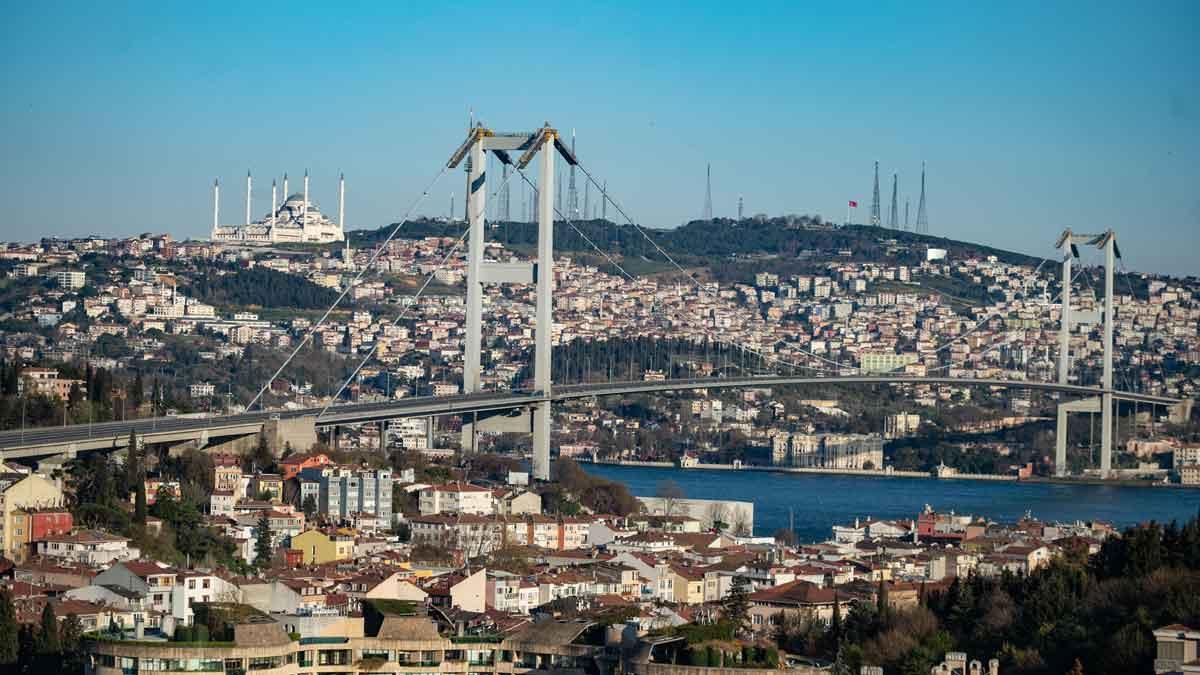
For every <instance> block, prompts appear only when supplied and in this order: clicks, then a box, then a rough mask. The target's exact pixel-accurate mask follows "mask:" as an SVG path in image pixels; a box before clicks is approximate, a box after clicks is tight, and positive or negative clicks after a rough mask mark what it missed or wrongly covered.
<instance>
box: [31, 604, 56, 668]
mask: <svg viewBox="0 0 1200 675" xmlns="http://www.w3.org/2000/svg"><path fill="white" fill-rule="evenodd" d="M34 650H35V651H36V652H37V653H38V654H40V655H44V656H50V655H56V654H60V653H62V648H61V647H60V646H59V641H58V619H56V618H54V608H53V607H51V606H50V603H48V602H47V603H46V604H45V605H43V606H42V621H41V625H40V626H39V627H38V632H37V638H36V641H35V642H34Z"/></svg>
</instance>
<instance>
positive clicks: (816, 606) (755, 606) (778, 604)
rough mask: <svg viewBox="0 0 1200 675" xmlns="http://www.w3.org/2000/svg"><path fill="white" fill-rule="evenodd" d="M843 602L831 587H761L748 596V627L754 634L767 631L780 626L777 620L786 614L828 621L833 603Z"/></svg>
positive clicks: (797, 583)
mask: <svg viewBox="0 0 1200 675" xmlns="http://www.w3.org/2000/svg"><path fill="white" fill-rule="evenodd" d="M845 599H846V597H844V596H843V595H842V594H841V593H839V592H838V591H836V590H834V589H832V588H822V587H820V586H817V585H816V584H812V583H809V582H807V581H793V582H791V583H786V584H783V585H781V586H774V587H772V588H764V589H762V590H760V591H756V592H754V593H751V594H750V612H749V614H750V625H751V626H752V627H753V628H754V630H755V631H756V632H768V631H770V630H772V629H773V628H774V626H777V625H778V624H779V617H780V616H781V615H782V614H784V613H785V612H786V613H795V614H796V615H800V616H811V617H815V618H818V619H822V620H824V621H826V622H828V621H831V620H832V619H833V605H834V603H835V601H836V600H845Z"/></svg>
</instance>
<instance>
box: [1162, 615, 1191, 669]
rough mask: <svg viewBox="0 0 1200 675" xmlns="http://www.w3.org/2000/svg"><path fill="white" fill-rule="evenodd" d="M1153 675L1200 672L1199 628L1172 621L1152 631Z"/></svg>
mask: <svg viewBox="0 0 1200 675" xmlns="http://www.w3.org/2000/svg"><path fill="white" fill-rule="evenodd" d="M1154 641H1155V643H1157V653H1156V654H1155V658H1154V672H1155V675H1176V674H1178V675H1189V674H1191V673H1200V630H1197V629H1195V628H1191V627H1189V626H1185V625H1183V624H1178V623H1173V624H1171V625H1169V626H1163V627H1162V628H1157V629H1155V631H1154Z"/></svg>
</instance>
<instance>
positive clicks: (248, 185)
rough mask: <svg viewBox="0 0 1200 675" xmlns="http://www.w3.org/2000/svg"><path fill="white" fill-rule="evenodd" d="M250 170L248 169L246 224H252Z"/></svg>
mask: <svg viewBox="0 0 1200 675" xmlns="http://www.w3.org/2000/svg"><path fill="white" fill-rule="evenodd" d="M250 184H251V178H250V171H249V170H247V171H246V224H247V225H249V224H250Z"/></svg>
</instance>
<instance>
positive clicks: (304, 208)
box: [300, 169, 308, 227]
mask: <svg viewBox="0 0 1200 675" xmlns="http://www.w3.org/2000/svg"><path fill="white" fill-rule="evenodd" d="M300 227H308V169H305V170H304V203H303V204H301V205H300Z"/></svg>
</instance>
